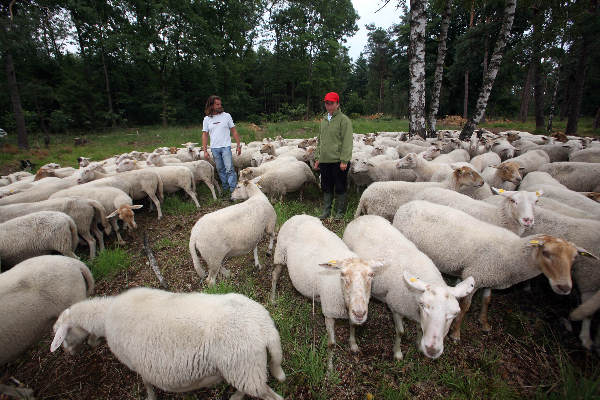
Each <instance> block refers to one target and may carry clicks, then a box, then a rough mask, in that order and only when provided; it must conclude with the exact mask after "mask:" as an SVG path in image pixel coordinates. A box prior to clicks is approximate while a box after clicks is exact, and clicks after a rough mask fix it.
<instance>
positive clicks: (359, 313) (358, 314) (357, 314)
mask: <svg viewBox="0 0 600 400" xmlns="http://www.w3.org/2000/svg"><path fill="white" fill-rule="evenodd" d="M366 313H367V312H366V311H352V314H354V316H355V317H356V319H357V320H358V321H361V320H362V319H363V318H364V317H365V314H366Z"/></svg>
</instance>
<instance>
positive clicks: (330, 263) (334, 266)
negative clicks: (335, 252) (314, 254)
mask: <svg viewBox="0 0 600 400" xmlns="http://www.w3.org/2000/svg"><path fill="white" fill-rule="evenodd" d="M340 264H341V262H338V261H337V260H330V261H327V262H326V263H321V264H319V266H320V267H325V268H329V269H339V268H340Z"/></svg>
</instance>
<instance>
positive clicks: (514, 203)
mask: <svg viewBox="0 0 600 400" xmlns="http://www.w3.org/2000/svg"><path fill="white" fill-rule="evenodd" d="M492 193H494V194H497V195H499V196H502V197H504V198H505V199H506V203H505V206H504V210H505V211H506V212H508V213H509V214H510V215H508V216H509V217H511V218H512V219H513V220H515V221H517V222H518V223H519V225H521V226H522V227H525V228H529V227H532V226H533V224H534V222H535V217H534V212H533V211H534V210H533V207H534V206H535V204H536V203H537V202H538V198H539V197H540V196H541V195H542V194H543V191H541V190H538V191H537V192H526V191H509V190H504V189H497V188H492Z"/></svg>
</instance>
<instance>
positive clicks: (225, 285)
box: [202, 279, 238, 294]
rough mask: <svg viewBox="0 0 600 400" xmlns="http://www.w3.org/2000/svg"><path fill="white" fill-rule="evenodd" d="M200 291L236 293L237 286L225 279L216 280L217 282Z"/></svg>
mask: <svg viewBox="0 0 600 400" xmlns="http://www.w3.org/2000/svg"><path fill="white" fill-rule="evenodd" d="M202 293H207V294H227V293H238V290H237V288H236V287H235V286H234V285H233V284H232V283H231V282H229V281H227V280H225V279H219V280H217V283H216V284H214V285H212V286H207V287H206V288H205V289H204V290H202Z"/></svg>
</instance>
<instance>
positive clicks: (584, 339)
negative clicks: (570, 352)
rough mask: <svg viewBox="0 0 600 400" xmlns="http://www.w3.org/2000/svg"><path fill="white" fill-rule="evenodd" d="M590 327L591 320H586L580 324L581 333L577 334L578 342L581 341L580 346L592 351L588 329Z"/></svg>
mask: <svg viewBox="0 0 600 400" xmlns="http://www.w3.org/2000/svg"><path fill="white" fill-rule="evenodd" d="M591 325H592V320H591V319H589V318H586V319H584V320H583V321H582V323H581V332H579V340H581V345H582V346H583V347H585V348H586V349H588V350H591V349H592V344H593V342H592V338H591V336H590V327H591Z"/></svg>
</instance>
